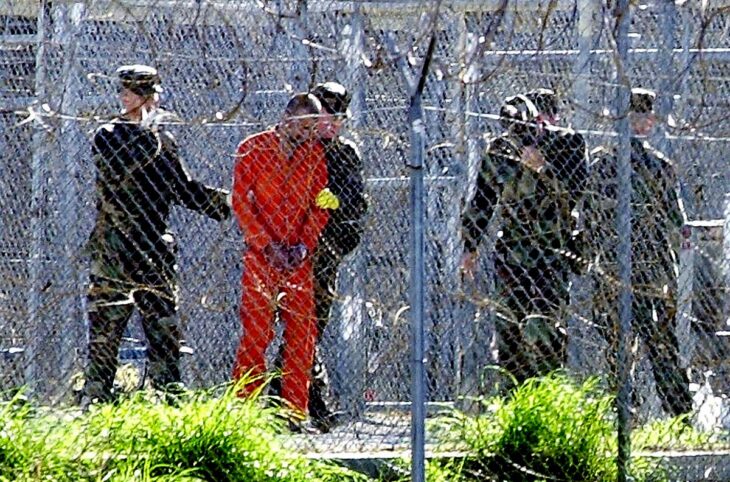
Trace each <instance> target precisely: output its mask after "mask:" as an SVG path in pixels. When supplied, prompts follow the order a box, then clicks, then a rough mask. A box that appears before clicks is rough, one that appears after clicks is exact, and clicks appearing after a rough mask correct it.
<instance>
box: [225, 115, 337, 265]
mask: <svg viewBox="0 0 730 482" xmlns="http://www.w3.org/2000/svg"><path fill="white" fill-rule="evenodd" d="M281 142H282V141H281V139H280V137H279V135H278V133H277V132H276V130H274V129H271V130H267V131H264V132H261V133H259V134H254V135H252V136H250V137H248V138H246V139H245V140H244V141H243V142H241V144H240V145H239V147H238V152H237V156H236V164H235V167H234V170H233V189H232V193H231V195H232V202H231V204H232V207H233V212H234V213H235V215H236V218H237V219H238V222H239V225H240V226H241V230H242V231H243V236H244V239H245V241H246V244H247V245H248V246H249V247H250V248H251V249H253V250H254V251H258V252H261V251H262V250H263V249H264V248H265V247H266V246H267V245H268V244H270V243H272V242H280V243H284V244H287V245H289V246H292V245H295V244H298V243H304V245H305V246H306V247H307V249H308V251H309V252H310V253H311V252H312V251H313V250H314V248H315V247H316V246H317V238H318V237H319V234H320V232H321V231H322V229H323V228H324V226H325V224H327V219H328V216H329V214H328V212H327V211H326V210H324V209H321V208H319V207H317V206H316V205H315V198H316V196H317V194H318V193H319V192H320V191H321V190H322V189H324V188H325V187H327V164H326V162H325V155H324V148H323V147H322V144H321V143H320V142H319V141H309V142H305V143H303V144H301V145H299V146H297V147H296V149H295V150H294V152H293V153H292V155H291V157H290V158H286V157H285V155H284V153H283V152H282V149H281Z"/></svg>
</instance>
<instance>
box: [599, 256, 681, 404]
mask: <svg viewBox="0 0 730 482" xmlns="http://www.w3.org/2000/svg"><path fill="white" fill-rule="evenodd" d="M639 271H641V270H639ZM632 285H633V301H632V307H631V308H632V313H633V333H634V339H633V340H631V343H630V346H633V345H634V344H635V342H636V341H638V340H639V339H641V340H643V341H644V344H645V346H646V349H647V352H648V354H649V360H650V361H651V364H652V367H653V370H654V379H655V381H656V387H657V391H658V393H659V398H660V399H661V402H662V408H664V410H665V412H667V413H668V414H669V415H671V416H679V415H682V414H686V413H689V412H691V410H692V394H691V393H690V391H689V379H688V377H687V373H686V371H685V370H683V369H682V368H681V366H680V364H679V342H678V340H677V335H676V331H675V329H676V313H677V308H676V294H677V286H676V281H674V280H672V279H671V276H669V277H667V279H652V278H651V277H648V276H642V273H640V272H639V273H635V276H634V279H633V280H632ZM618 292H619V290H618V286H617V284H616V283H611V282H610V280H608V279H606V278H605V277H601V278H600V279H597V280H596V285H595V288H594V296H593V299H594V302H593V309H594V321H595V323H596V326H597V327H598V329H599V331H600V332H601V335H602V336H603V337H604V339H605V340H606V342H607V343H608V348H607V351H606V361H607V363H608V366H609V369H608V371H609V384H610V386H611V387H612V388H613V389H617V384H618V381H617V378H618V372H617V370H618V368H617V360H618V356H617V355H618V340H619V334H620V331H619V318H618ZM632 371H633V370H632Z"/></svg>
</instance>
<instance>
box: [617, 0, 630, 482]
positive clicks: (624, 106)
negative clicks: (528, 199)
mask: <svg viewBox="0 0 730 482" xmlns="http://www.w3.org/2000/svg"><path fill="white" fill-rule="evenodd" d="M615 15H616V22H617V25H616V30H615V31H616V65H615V69H616V72H615V73H616V77H615V80H616V97H615V100H614V109H613V110H614V114H615V115H616V123H615V125H616V132H617V133H618V139H617V160H618V172H617V174H618V176H617V177H618V206H617V212H616V218H617V229H618V274H619V285H620V287H619V298H618V302H619V306H618V309H619V336H618V340H619V341H618V383H619V389H618V397H617V403H618V407H617V408H618V459H617V464H618V480H619V482H626V481H627V480H628V467H629V462H630V457H631V411H630V405H631V340H632V336H633V335H632V326H631V325H632V306H631V304H632V301H633V300H632V298H633V297H632V293H631V288H632V286H631V218H632V212H631V191H632V186H631V138H630V131H629V118H628V108H629V97H630V80H629V77H628V68H629V36H628V33H629V25H630V23H631V17H630V16H631V11H630V8H629V2H628V0H618V2H617V4H616V10H615Z"/></svg>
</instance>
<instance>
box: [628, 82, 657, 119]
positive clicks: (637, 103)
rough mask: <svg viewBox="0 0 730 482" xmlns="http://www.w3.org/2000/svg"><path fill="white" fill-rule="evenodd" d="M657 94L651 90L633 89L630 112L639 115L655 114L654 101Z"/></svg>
mask: <svg viewBox="0 0 730 482" xmlns="http://www.w3.org/2000/svg"><path fill="white" fill-rule="evenodd" d="M655 99H656V93H655V92H654V91H651V90H649V89H642V88H639V87H635V88H633V89H631V105H630V106H629V110H630V111H631V112H636V113H637V114H646V113H650V112H654V100H655Z"/></svg>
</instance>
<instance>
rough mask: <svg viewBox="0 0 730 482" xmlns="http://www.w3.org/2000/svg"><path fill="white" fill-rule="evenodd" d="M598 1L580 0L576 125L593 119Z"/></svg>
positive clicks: (574, 70) (574, 100) (581, 124)
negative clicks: (592, 48) (591, 85)
mask: <svg viewBox="0 0 730 482" xmlns="http://www.w3.org/2000/svg"><path fill="white" fill-rule="evenodd" d="M597 5H598V3H597V2H595V1H592V0H578V5H577V11H578V56H577V58H576V61H575V66H574V68H573V78H574V79H575V80H574V83H573V95H572V99H573V102H574V106H573V109H574V115H573V119H572V120H573V123H574V125H577V126H579V127H580V128H583V127H584V126H587V125H589V122H590V121H591V108H590V99H591V93H590V82H589V79H590V75H591V66H592V63H593V55H592V54H591V47H593V41H594V35H595V33H596V26H595V24H596V20H597V16H598V12H596V6H597Z"/></svg>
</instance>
